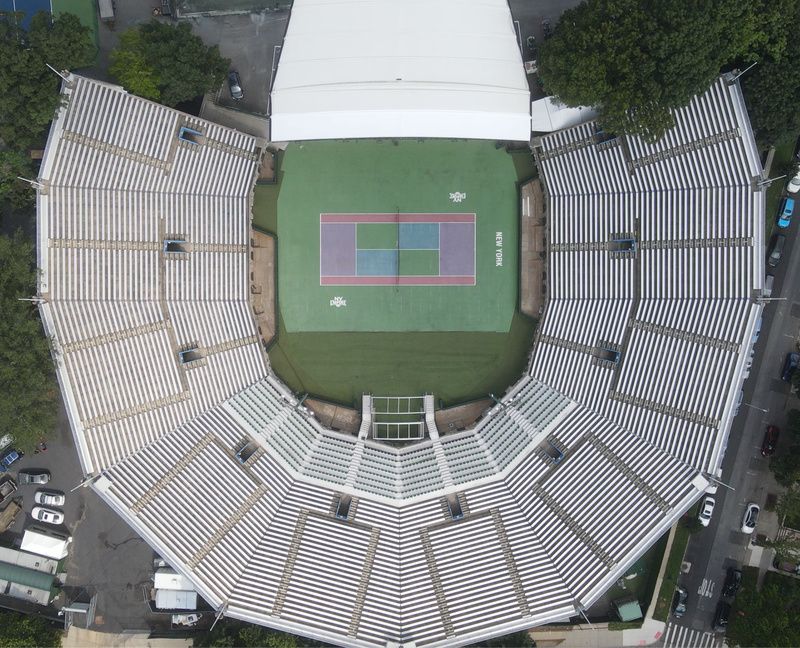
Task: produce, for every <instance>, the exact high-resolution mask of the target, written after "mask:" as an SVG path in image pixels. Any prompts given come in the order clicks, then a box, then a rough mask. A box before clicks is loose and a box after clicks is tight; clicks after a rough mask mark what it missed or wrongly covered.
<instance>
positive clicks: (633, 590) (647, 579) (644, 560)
mask: <svg viewBox="0 0 800 648" xmlns="http://www.w3.org/2000/svg"><path fill="white" fill-rule="evenodd" d="M666 547H667V535H664V536H663V537H662V538H660V539H659V540H658V542H656V543H655V544H654V545H653V546H652V547H651V548H650V550H649V551H648V552H647V553H646V554H644V556H642V557H641V558H639V560H637V561H636V562H635V563H634V564H633V566H632V567H631V568H630V569H629V570H628V572H627V573H626V574H625V575H624V576H623V577H622V580H623V582H624V583H625V588H624V589H623V588H622V587H620V586H619V585H614V587H612V588H611V589H610V590H609V591H608V598H609V600H612V601H613V600H615V599H620V598H624V597H628V596H633V597H635V598H636V599H637V600H638V601H639V605H640V606H641V607H642V612H645V611H646V610H647V606H648V605H649V604H650V599H651V598H652V596H653V590H654V589H655V586H656V579H657V578H658V569H659V567H660V566H661V560H662V558H663V557H664V549H666ZM634 574H635V576H636V577H635V578H630V577H631V576H632V575H634ZM631 623H632V624H633V625H631ZM631 623H617V624H616V625H617V626H619V627H615V628H612V627H611V625H610V624H609V630H615V629H616V630H625V629H629V628H637V627H639V626H640V625H641V621H633V622H631Z"/></svg>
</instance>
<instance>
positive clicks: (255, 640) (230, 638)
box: [0, 620, 323, 648]
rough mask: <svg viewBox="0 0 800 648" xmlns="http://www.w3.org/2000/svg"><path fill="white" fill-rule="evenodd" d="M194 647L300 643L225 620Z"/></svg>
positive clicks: (270, 647) (285, 647) (291, 646)
mask: <svg viewBox="0 0 800 648" xmlns="http://www.w3.org/2000/svg"><path fill="white" fill-rule="evenodd" d="M194 645H195V646H208V647H210V648H297V646H298V642H297V637H295V636H294V635H291V634H287V633H285V632H279V631H277V630H270V629H269V628H264V627H262V626H257V625H251V624H249V623H243V622H241V621H233V620H225V621H224V622H222V623H218V624H217V625H216V626H215V627H214V630H212V631H211V632H208V633H206V634H203V635H200V636H198V637H196V638H195V642H194ZM302 645H303V646H304V647H309V646H322V645H323V644H320V643H318V642H315V641H310V640H308V639H303V641H302ZM0 648H2V647H0Z"/></svg>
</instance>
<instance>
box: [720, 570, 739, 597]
mask: <svg viewBox="0 0 800 648" xmlns="http://www.w3.org/2000/svg"><path fill="white" fill-rule="evenodd" d="M741 586H742V572H741V571H740V570H738V569H735V568H733V567H728V573H727V575H726V576H725V584H724V585H723V586H722V596H727V597H728V598H732V597H734V596H736V592H738V591H739V588H740V587H741Z"/></svg>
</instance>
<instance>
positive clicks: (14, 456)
mask: <svg viewBox="0 0 800 648" xmlns="http://www.w3.org/2000/svg"><path fill="white" fill-rule="evenodd" d="M22 454H23V453H22V452H20V451H19V450H14V449H11V450H7V451H6V452H5V453H4V454H3V456H2V457H0V472H7V471H8V469H9V468H10V467H11V464H13V463H14V462H15V461H19V460H20V459H22Z"/></svg>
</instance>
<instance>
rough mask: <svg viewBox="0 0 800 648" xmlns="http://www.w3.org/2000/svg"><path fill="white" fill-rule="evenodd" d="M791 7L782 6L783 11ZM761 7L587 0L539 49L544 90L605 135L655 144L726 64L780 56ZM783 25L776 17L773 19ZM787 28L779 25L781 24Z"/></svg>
mask: <svg viewBox="0 0 800 648" xmlns="http://www.w3.org/2000/svg"><path fill="white" fill-rule="evenodd" d="M786 2H796V0H780V1H779V4H780V5H781V6H782V5H783V4H784V3H786ZM768 4H769V2H768V1H767V0H698V1H696V2H690V3H687V2H684V1H683V0H658V1H652V0H587V1H586V2H583V3H581V4H580V5H579V6H577V7H575V8H573V9H569V10H567V11H565V12H564V14H563V15H562V17H561V20H560V21H559V23H558V25H557V27H556V30H555V33H554V35H553V36H552V37H551V38H550V39H549V40H547V41H545V43H544V44H543V45H542V48H541V53H540V61H539V72H540V75H541V78H542V80H543V82H544V86H545V89H546V90H547V91H548V92H549V93H552V94H554V95H556V96H558V98H559V99H561V100H562V101H564V102H565V103H567V104H568V105H571V106H580V105H583V106H587V105H589V106H597V107H598V108H599V109H600V111H601V123H602V124H603V126H604V128H605V129H606V130H609V131H611V132H625V133H633V134H639V135H643V136H645V137H646V138H647V139H649V140H655V139H658V138H659V137H660V136H661V135H662V134H663V133H664V131H665V130H666V129H668V128H669V127H670V126H672V124H673V117H672V113H671V111H672V110H674V109H676V108H680V107H682V106H684V105H686V104H687V103H688V102H689V101H690V99H691V98H692V97H693V96H694V95H696V94H698V93H700V92H703V91H704V90H705V89H706V88H707V87H708V86H709V84H710V83H711V82H712V81H713V79H714V78H716V77H717V75H718V74H719V72H720V69H721V68H722V67H723V66H724V65H726V64H727V63H729V62H731V61H733V60H736V59H744V60H749V59H750V58H751V57H752V56H753V54H752V52H753V49H754V48H755V47H756V46H757V45H758V44H761V46H763V47H766V46H767V45H769V46H770V47H772V48H773V49H778V50H779V49H780V47H781V42H782V41H780V39H779V38H778V37H777V36H776V35H775V34H774V33H773V31H774V30H775V23H774V21H773V20H772V17H773V16H774V12H773V11H772V10H770V11H769V12H768V13H769V16H770V21H768V23H767V25H766V26H764V25H762V21H761V18H762V16H761V15H760V14H759V12H764V11H766V10H765V7H766V6H767V5H768ZM778 18H781V16H778ZM783 19H784V20H785V17H783Z"/></svg>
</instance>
